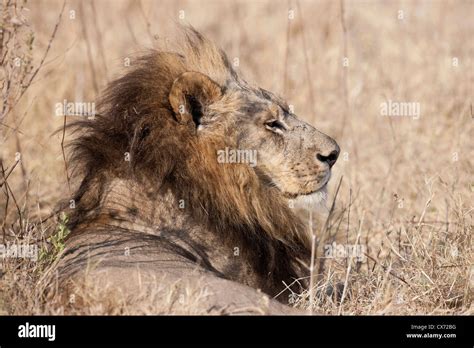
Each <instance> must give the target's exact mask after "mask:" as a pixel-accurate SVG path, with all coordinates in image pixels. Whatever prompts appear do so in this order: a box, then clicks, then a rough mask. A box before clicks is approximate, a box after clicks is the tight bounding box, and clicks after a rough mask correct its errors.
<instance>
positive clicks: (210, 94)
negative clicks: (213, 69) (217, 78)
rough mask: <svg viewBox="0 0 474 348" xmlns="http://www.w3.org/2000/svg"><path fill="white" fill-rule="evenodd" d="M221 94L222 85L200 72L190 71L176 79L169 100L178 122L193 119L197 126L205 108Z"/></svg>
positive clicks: (187, 121) (186, 121)
mask: <svg viewBox="0 0 474 348" xmlns="http://www.w3.org/2000/svg"><path fill="white" fill-rule="evenodd" d="M221 96H222V90H221V87H220V86H219V85H218V84H217V83H216V82H214V81H213V80H211V79H210V78H209V77H208V76H206V75H204V74H201V73H199V72H194V71H188V72H185V73H183V74H181V75H180V76H179V77H178V78H177V79H176V80H174V82H173V85H172V86H171V91H170V94H169V102H170V104H171V107H172V109H173V112H174V114H175V117H176V120H177V121H178V122H180V123H189V122H191V121H193V122H194V123H195V125H196V127H197V126H199V125H200V124H201V118H202V116H203V112H204V110H205V108H206V107H207V106H208V105H210V104H212V103H213V102H215V101H217V100H218V99H220V98H221Z"/></svg>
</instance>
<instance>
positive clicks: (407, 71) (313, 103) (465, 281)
mask: <svg viewBox="0 0 474 348" xmlns="http://www.w3.org/2000/svg"><path fill="white" fill-rule="evenodd" d="M3 3H4V5H5V1H3ZM62 4H63V3H62V2H61V1H52V0H36V1H29V2H28V3H27V4H26V5H25V6H26V8H27V10H24V11H22V12H21V13H18V19H19V20H20V22H22V23H23V24H22V25H28V26H29V30H31V31H32V32H33V33H34V42H33V45H32V51H31V56H32V59H33V63H34V65H35V66H38V64H39V63H40V61H41V58H42V56H43V55H44V52H45V49H46V48H47V46H48V43H49V42H50V38H51V33H52V32H53V29H54V27H55V24H56V22H57V20H58V15H59V13H60V11H61V7H62ZM341 4H343V11H341ZM289 10H293V11H294V19H292V20H289V19H288V13H289V12H288V11H289ZM71 11H73V12H71ZM180 11H184V12H180ZM399 11H403V17H404V18H403V19H400V18H399V16H400V15H401V13H400V12H399ZM183 14H184V19H182V18H180V16H181V17H182V16H183ZM342 14H343V16H341V15H342ZM473 14H474V2H473V1H469V0H466V1H463V0H457V1H436V0H426V1H421V0H416V1H344V2H340V1H320V0H314V1H304V0H301V1H291V0H290V1H275V0H271V1H270V0H269V1H260V0H259V1H250V0H249V1H208V0H194V1H165V0H157V1H131V0H130V1H129V0H127V1H126V0H114V1H107V0H100V1H87V0H86V1H67V3H66V7H65V10H64V14H63V17H62V20H61V22H60V24H59V27H58V30H57V33H56V35H55V37H54V39H53V40H52V42H51V48H50V51H49V53H48V55H47V57H46V60H45V62H44V64H43V66H42V68H41V69H40V71H39V73H38V75H37V76H36V77H35V79H34V80H33V83H32V84H31V86H30V87H29V88H28V90H27V92H26V93H25V95H24V96H23V97H22V98H21V99H20V101H19V103H18V104H17V105H16V106H15V107H14V108H13V109H12V110H11V112H9V113H8V115H6V117H4V119H2V120H1V122H2V126H1V127H0V158H1V160H2V162H3V165H4V167H5V168H9V167H11V166H12V165H13V164H14V162H15V154H16V153H17V152H19V153H21V156H22V161H21V166H20V165H19V166H17V167H16V168H15V169H14V170H13V172H12V174H11V175H10V176H9V178H8V184H9V187H10V188H11V193H10V196H11V195H12V194H14V196H15V198H16V201H17V204H18V207H19V209H20V213H19V212H18V209H17V208H16V207H15V205H14V204H13V203H12V201H11V198H10V203H9V205H8V207H7V209H6V211H5V207H6V188H5V185H4V186H3V187H2V188H1V191H0V219H1V220H0V223H1V225H2V233H3V235H4V238H6V239H5V240H8V241H17V242H21V241H33V242H38V243H47V241H46V240H45V238H46V237H47V236H48V235H49V234H51V233H53V232H54V231H55V229H56V226H55V221H52V219H49V220H46V221H44V222H43V223H38V221H39V218H40V217H42V218H43V219H44V217H45V216H48V215H49V214H51V212H52V211H53V209H54V206H55V204H56V203H57V202H58V200H60V199H64V198H67V197H69V189H68V185H67V180H66V175H65V171H64V161H63V157H62V150H61V133H59V134H56V135H53V132H54V131H55V130H57V129H58V128H60V127H61V126H62V124H63V118H61V117H57V116H55V113H54V111H55V109H54V106H55V104H56V103H58V102H62V101H63V100H64V99H67V100H68V101H86V102H92V101H94V100H95V99H96V97H97V96H98V94H99V93H100V91H101V90H102V89H103V88H104V87H105V86H106V85H107V82H108V81H110V80H112V79H113V78H114V77H116V76H118V75H119V74H120V73H121V72H122V71H123V70H124V58H127V57H130V58H131V57H133V56H134V55H136V54H137V53H139V52H141V51H144V50H146V49H147V48H153V47H163V46H165V47H167V46H170V47H171V46H173V42H174V40H175V38H176V32H177V25H178V24H180V23H183V24H184V23H189V24H192V25H193V26H194V27H195V28H197V29H198V30H200V31H201V32H202V33H203V34H205V35H206V36H208V37H209V38H211V39H212V40H213V41H215V42H216V43H217V44H218V45H219V46H221V47H222V48H223V49H224V50H225V51H226V52H227V54H228V55H229V57H230V59H231V60H234V59H235V58H238V59H239V66H238V68H237V69H238V71H239V72H240V73H241V74H243V76H244V77H245V78H246V79H247V80H249V81H252V82H255V83H256V84H258V85H260V86H261V87H263V88H265V89H268V90H271V91H274V92H276V93H277V94H280V95H281V96H283V97H284V98H286V99H287V100H288V102H289V104H292V105H294V109H295V113H296V114H297V115H299V116H300V117H301V118H302V119H303V120H305V121H308V122H310V123H311V124H313V125H315V126H316V127H317V128H319V129H320V130H321V131H323V132H325V133H327V134H329V135H331V136H333V137H334V138H335V139H336V140H337V141H338V143H339V145H340V146H341V149H342V153H341V157H340V159H339V161H338V163H337V164H336V165H335V167H334V173H333V179H332V181H331V183H330V194H331V197H332V196H333V195H334V193H335V190H336V186H337V184H338V182H339V179H340V178H341V177H342V183H341V188H340V190H339V194H338V197H337V201H336V209H335V213H334V214H333V217H332V219H331V220H330V223H329V228H328V229H327V230H326V231H322V228H321V224H315V226H314V232H315V233H316V234H317V235H318V249H317V250H318V253H317V255H316V256H317V260H318V262H317V267H318V271H319V272H320V273H321V275H322V276H321V277H320V278H319V282H318V283H317V286H319V287H321V288H322V287H323V286H324V285H327V284H328V283H331V284H335V283H337V282H343V283H347V284H348V287H347V291H346V293H345V294H344V299H343V301H342V303H341V302H340V301H339V302H338V301H334V300H333V299H330V298H326V297H324V296H323V297H321V296H317V298H316V300H315V301H313V302H312V303H311V304H310V303H309V300H308V298H309V294H303V295H301V296H297V297H295V302H296V305H297V306H300V307H304V308H307V307H308V306H309V305H311V306H312V307H313V310H314V312H316V313H328V314H338V313H342V314H375V313H379V314H380V313H387V314H391V313H392V314H446V313H462V314H468V313H471V314H472V313H473V307H472V286H473V285H474V284H473V283H474V270H473V266H472V264H473V251H472V233H473V230H472V221H473V219H472V218H473V193H474V182H473V176H472V174H473V171H474V160H473V154H474V141H473V128H474V127H473V122H474V118H473V109H472V108H473V106H472V97H473V85H474V69H473V68H474V67H473V60H472V59H473V57H474V22H473V21H472V16H473ZM72 17H74V18H72ZM26 23H27V24H26ZM344 28H345V29H344ZM22 44H24V45H25V47H26V43H22V42H19V45H22ZM344 56H347V57H348V58H349V66H348V67H343V64H342V59H343V57H344ZM453 58H457V59H458V62H459V64H458V66H453ZM131 63H132V65H133V59H132V60H131ZM4 71H5V69H4V67H2V75H1V76H2V78H5V74H4ZM387 100H392V101H404V102H418V103H420V105H421V116H420V118H419V119H417V120H414V119H412V118H410V117H386V116H381V114H380V104H381V103H382V102H384V101H387ZM4 102H5V101H4ZM1 181H2V180H0V182H1ZM349 207H350V209H349ZM20 217H21V219H20ZM359 234H360V238H359V243H361V244H362V245H364V246H365V247H366V248H367V254H368V255H369V256H370V257H369V258H366V259H365V260H364V261H363V262H360V263H357V262H349V261H348V260H347V259H322V258H321V257H322V256H324V255H323V248H324V245H325V244H328V243H331V242H332V241H333V240H336V241H337V242H339V243H342V244H354V243H356V240H357V236H358V235H359ZM349 265H350V268H349V267H348V266H349ZM37 278H38V270H37V265H35V264H34V263H32V262H28V261H11V260H8V261H7V260H5V261H4V262H3V265H2V274H1V278H0V311H2V312H3V313H9V314H19V313H38V312H55V311H56V309H50V308H47V306H46V307H45V306H44V304H42V303H41V300H40V299H33V298H32V295H31V294H32V293H33V289H34V284H35V280H36V279H37ZM57 312H59V313H60V312H61V310H60V309H57ZM87 312H88V310H87V309H84V313H87Z"/></svg>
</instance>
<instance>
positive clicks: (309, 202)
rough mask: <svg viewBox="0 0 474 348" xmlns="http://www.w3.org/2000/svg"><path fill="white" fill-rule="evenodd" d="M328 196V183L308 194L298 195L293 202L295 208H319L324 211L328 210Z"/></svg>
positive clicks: (318, 209)
mask: <svg viewBox="0 0 474 348" xmlns="http://www.w3.org/2000/svg"><path fill="white" fill-rule="evenodd" d="M327 198H328V190H327V185H324V186H323V187H322V188H320V189H319V190H318V191H315V192H313V193H310V194H307V195H299V196H297V197H296V198H295V199H294V200H293V202H294V206H295V208H299V209H305V210H317V211H321V212H324V211H326V210H327V207H326V202H327Z"/></svg>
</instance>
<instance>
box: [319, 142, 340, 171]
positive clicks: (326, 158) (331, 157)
mask: <svg viewBox="0 0 474 348" xmlns="http://www.w3.org/2000/svg"><path fill="white" fill-rule="evenodd" d="M339 152H340V149H339V146H338V145H337V144H336V148H335V149H334V150H332V151H331V152H329V153H328V154H324V153H318V154H317V155H316V158H317V159H318V160H320V161H321V162H324V163H327V164H328V165H329V168H331V167H332V166H333V165H334V163H336V161H337V158H338V157H339Z"/></svg>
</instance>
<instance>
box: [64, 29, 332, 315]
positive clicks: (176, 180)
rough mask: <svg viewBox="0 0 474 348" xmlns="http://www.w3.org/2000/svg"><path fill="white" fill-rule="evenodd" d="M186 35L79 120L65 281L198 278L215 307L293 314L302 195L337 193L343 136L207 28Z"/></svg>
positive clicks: (299, 286) (306, 241)
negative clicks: (332, 133)
mask: <svg viewBox="0 0 474 348" xmlns="http://www.w3.org/2000/svg"><path fill="white" fill-rule="evenodd" d="M183 36H184V38H183V45H182V47H181V49H180V50H178V51H176V52H174V51H172V52H168V51H159V50H155V51H152V52H150V53H148V54H146V55H144V56H142V57H140V58H137V59H136V60H134V61H132V62H131V65H130V67H129V68H128V69H129V70H128V71H127V72H126V73H125V74H124V75H123V76H121V77H119V78H118V79H116V80H115V81H113V82H111V83H110V84H109V86H108V87H107V89H106V91H105V93H104V95H103V96H102V97H101V98H100V100H99V103H98V108H97V109H98V114H97V115H95V117H94V118H92V119H83V120H81V121H78V122H76V123H74V124H72V125H71V126H70V127H71V128H72V130H73V132H74V134H76V136H75V138H74V140H73V141H72V142H71V144H70V146H71V151H70V161H71V162H72V163H73V164H74V165H75V170H74V173H75V176H76V177H78V178H79V181H80V184H79V185H78V188H77V191H76V192H75V194H74V195H73V201H74V208H73V209H66V213H67V215H68V224H67V228H68V229H69V230H70V234H69V236H68V238H67V239H66V242H65V249H64V252H63V253H62V255H61V256H60V259H59V261H58V263H57V265H56V267H57V274H58V279H59V284H60V287H61V288H64V289H68V290H67V291H68V293H70V292H74V291H76V292H77V291H78V290H77V289H78V285H77V284H78V282H79V281H83V280H84V279H85V278H87V279H88V282H89V283H91V282H92V284H94V285H95V286H96V287H99V288H107V289H113V290H115V291H118V292H120V293H121V294H123V295H124V296H125V297H127V296H133V295H135V294H137V293H139V292H140V293H142V294H143V293H145V294H146V293H147V291H151V290H153V289H154V288H156V287H157V286H160V287H161V288H165V289H171V288H173V289H177V288H178V289H184V288H186V286H191V285H192V286H196V285H198V286H200V287H201V289H205V290H206V296H203V298H204V300H203V301H202V308H203V310H204V312H206V313H212V312H219V313H222V312H225V311H227V310H228V309H229V308H233V309H234V310H238V308H254V307H255V306H257V307H258V308H260V309H261V308H262V306H261V304H262V303H265V306H264V307H265V309H264V310H263V312H264V313H269V314H274V313H292V311H291V309H290V307H289V306H287V305H288V298H289V294H291V293H300V292H301V291H303V290H304V289H305V288H306V287H307V279H308V276H309V270H308V265H309V260H310V256H311V252H310V250H311V248H310V238H309V235H308V233H307V228H306V227H305V225H304V223H303V221H302V220H301V219H300V218H299V217H298V216H297V214H296V213H295V209H293V205H294V204H303V205H304V204H314V203H315V202H320V201H321V200H324V197H325V196H326V187H327V183H328V181H329V179H330V177H331V168H332V166H333V165H334V163H335V162H336V160H337V158H338V155H339V152H340V149H339V146H338V144H337V143H336V141H335V140H333V139H332V138H331V137H329V136H328V135H325V134H323V133H322V132H320V131H318V130H317V129H315V128H314V127H313V126H311V125H309V124H308V123H306V122H303V121H301V120H299V119H298V118H297V116H296V115H295V114H293V113H292V111H291V109H290V107H289V106H288V104H287V103H286V102H285V101H284V100H283V99H281V98H279V97H277V96H276V95H275V94H273V93H271V92H269V91H267V90H265V89H262V88H259V87H256V86H253V85H251V84H250V83H248V82H246V81H245V80H244V79H243V78H242V77H241V76H240V75H239V74H238V73H237V72H236V71H235V70H234V69H233V67H232V66H231V64H230V62H229V59H228V58H227V56H226V55H225V53H224V52H223V51H222V50H221V49H219V48H217V47H216V45H214V44H213V43H212V42H211V41H210V40H208V39H207V38H205V37H204V36H203V35H202V34H200V33H199V32H198V31H196V30H195V29H193V28H186V29H184V35H183ZM293 203H294V204H293ZM71 284H74V286H75V290H74V289H73V288H74V287H73V286H72V285H71ZM183 291H184V290H183ZM145 298H146V296H145ZM261 300H262V301H263V302H261ZM140 301H141V300H140ZM230 311H232V310H230ZM245 311H247V310H244V312H245Z"/></svg>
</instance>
